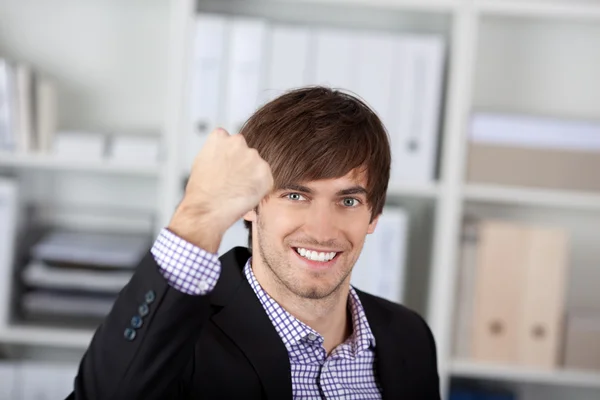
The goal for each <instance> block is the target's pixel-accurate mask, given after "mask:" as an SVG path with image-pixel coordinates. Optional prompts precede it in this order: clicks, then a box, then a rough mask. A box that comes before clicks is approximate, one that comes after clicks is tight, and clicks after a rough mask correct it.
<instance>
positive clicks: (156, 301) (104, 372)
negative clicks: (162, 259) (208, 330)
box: [69, 252, 211, 400]
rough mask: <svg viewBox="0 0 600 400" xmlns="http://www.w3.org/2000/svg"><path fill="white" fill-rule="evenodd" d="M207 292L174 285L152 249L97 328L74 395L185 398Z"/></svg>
mask: <svg viewBox="0 0 600 400" xmlns="http://www.w3.org/2000/svg"><path fill="white" fill-rule="evenodd" d="M210 310H211V307H210V302H209V297H208V296H204V295H199V296H193V295H189V294H186V293H183V292H181V291H179V290H177V289H175V288H173V287H172V286H171V285H169V283H168V282H167V280H166V279H165V278H164V277H163V275H161V273H160V271H159V266H158V264H157V262H156V261H155V258H154V256H153V255H152V254H151V253H150V252H148V253H147V254H146V256H145V257H144V259H143V260H142V261H141V263H140V265H139V266H138V267H137V268H136V271H135V273H134V274H133V276H132V278H131V280H130V281H129V283H128V284H127V285H126V286H125V287H124V288H123V290H122V291H121V292H120V294H119V296H118V298H117V300H116V301H115V303H114V305H113V307H112V309H111V311H110V312H109V314H108V316H107V317H106V318H105V320H104V322H103V323H102V324H101V325H100V326H99V327H98V329H97V330H96V332H95V334H94V336H93V338H92V341H91V343H90V345H89V347H88V349H87V351H86V352H85V354H84V356H83V358H82V360H81V363H80V365H79V370H78V374H77V376H76V378H75V384H74V391H73V393H71V395H70V397H69V398H70V399H77V400H92V399H93V400H96V399H98V400H100V399H117V400H118V399H165V398H184V397H185V394H184V393H182V392H183V391H184V378H183V376H186V375H187V376H189V375H190V374H191V372H190V371H187V369H186V366H189V365H190V362H191V361H192V355H193V354H194V346H195V342H196V340H197V338H198V336H199V334H200V331H201V330H202V328H203V326H204V325H205V324H206V323H207V322H208V320H209V318H210V315H211V311H210Z"/></svg>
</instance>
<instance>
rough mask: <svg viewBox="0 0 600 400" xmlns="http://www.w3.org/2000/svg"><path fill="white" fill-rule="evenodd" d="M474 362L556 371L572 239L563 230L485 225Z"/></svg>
mask: <svg viewBox="0 0 600 400" xmlns="http://www.w3.org/2000/svg"><path fill="white" fill-rule="evenodd" d="M480 237H481V239H480V246H479V251H478V259H477V263H478V265H477V283H476V285H477V287H476V294H475V296H476V297H475V310H474V316H473V343H472V354H473V358H474V359H476V360H480V361H486V362H499V363H503V364H513V365H523V366H530V367H541V368H552V367H555V366H557V365H558V364H559V354H560V348H561V343H562V335H561V332H562V326H563V315H564V297H565V293H564V292H565V280H566V276H565V274H566V266H567V265H568V261H567V256H568V239H567V235H566V233H565V232H564V231H562V230H561V229H558V228H552V229H551V228H545V227H533V226H529V225H525V224H519V223H512V222H508V221H495V220H487V221H483V222H482V225H481V227H480Z"/></svg>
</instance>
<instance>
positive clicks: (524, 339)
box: [517, 227, 569, 368]
mask: <svg viewBox="0 0 600 400" xmlns="http://www.w3.org/2000/svg"><path fill="white" fill-rule="evenodd" d="M526 240H527V247H526V251H527V253H526V255H525V271H526V280H525V285H524V286H523V289H524V290H523V294H522V295H523V297H522V302H523V304H522V307H521V310H520V311H521V312H520V313H519V317H520V323H519V329H520V331H519V334H518V336H519V340H518V344H519V347H518V350H517V354H518V363H519V364H522V365H526V366H531V367H539V368H554V367H556V366H558V365H559V363H560V348H561V345H562V341H563V336H564V335H563V334H562V332H563V330H564V329H563V328H564V315H565V290H566V287H565V286H566V281H567V275H566V274H567V265H568V262H569V261H568V255H569V251H568V237H567V233H566V232H565V231H564V230H562V229H559V228H556V229H553V228H545V227H539V228H538V227H530V228H529V229H528V230H527V239H526Z"/></svg>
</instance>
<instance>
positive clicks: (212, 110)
mask: <svg viewBox="0 0 600 400" xmlns="http://www.w3.org/2000/svg"><path fill="white" fill-rule="evenodd" d="M227 26H228V22H227V20H226V18H225V17H223V16H219V15H212V14H201V15H199V16H198V17H197V19H196V22H195V31H194V46H193V56H192V60H193V61H192V72H191V98H190V118H191V122H192V124H191V125H192V126H191V127H190V129H189V130H188V133H187V135H185V140H184V141H183V143H182V144H183V152H182V154H184V156H185V164H184V165H183V167H184V170H185V171H189V169H190V168H191V166H192V164H193V161H194V158H195V157H196V155H197V154H198V152H199V151H200V149H201V148H202V146H203V145H204V142H205V140H206V137H207V136H208V134H209V133H210V132H211V131H212V130H213V129H215V128H216V127H217V126H219V125H221V124H222V123H223V117H222V115H221V108H220V102H221V100H222V97H223V96H222V93H223V79H224V77H225V75H224V72H223V70H224V67H225V59H224V55H225V49H226V45H227V36H226V34H227Z"/></svg>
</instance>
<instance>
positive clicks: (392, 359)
mask: <svg viewBox="0 0 600 400" xmlns="http://www.w3.org/2000/svg"><path fill="white" fill-rule="evenodd" d="M357 293H358V294H359V296H360V301H361V303H362V305H363V307H364V309H365V314H366V316H367V320H368V321H369V325H370V326H371V331H373V335H374V336H375V346H376V348H375V352H376V355H377V374H378V376H379V381H380V383H381V386H382V391H383V399H384V400H392V399H402V398H404V396H405V395H406V392H407V391H406V389H408V386H409V385H408V383H407V379H406V378H407V377H408V376H409V374H408V371H407V370H406V355H405V354H404V353H403V351H402V348H401V343H400V342H401V339H400V338H397V337H394V335H393V334H392V332H393V330H392V329H391V322H392V314H391V312H390V311H389V310H386V309H385V308H383V307H381V306H380V305H379V304H377V303H376V302H375V301H373V300H372V299H370V298H369V297H368V296H365V295H364V294H363V293H362V292H360V291H357Z"/></svg>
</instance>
